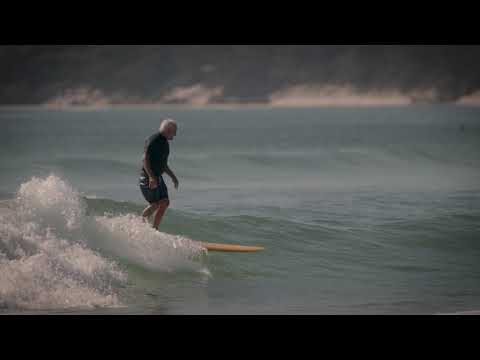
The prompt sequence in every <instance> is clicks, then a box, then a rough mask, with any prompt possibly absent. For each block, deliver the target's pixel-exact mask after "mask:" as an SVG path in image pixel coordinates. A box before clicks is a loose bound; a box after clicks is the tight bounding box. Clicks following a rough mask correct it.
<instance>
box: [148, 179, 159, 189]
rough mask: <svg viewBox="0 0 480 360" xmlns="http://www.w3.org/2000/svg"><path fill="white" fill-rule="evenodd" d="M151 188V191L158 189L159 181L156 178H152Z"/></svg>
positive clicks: (150, 181)
mask: <svg viewBox="0 0 480 360" xmlns="http://www.w3.org/2000/svg"><path fill="white" fill-rule="evenodd" d="M149 187H150V189H151V190H153V189H156V188H157V187H158V179H157V178H155V177H150V180H149Z"/></svg>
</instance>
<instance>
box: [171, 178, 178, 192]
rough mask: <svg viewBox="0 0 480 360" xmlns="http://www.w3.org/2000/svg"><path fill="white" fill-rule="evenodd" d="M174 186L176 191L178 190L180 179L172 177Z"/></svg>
mask: <svg viewBox="0 0 480 360" xmlns="http://www.w3.org/2000/svg"><path fill="white" fill-rule="evenodd" d="M172 181H173V185H175V189H176V190H178V179H177V177H176V176H173V177H172Z"/></svg>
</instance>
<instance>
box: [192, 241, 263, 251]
mask: <svg viewBox="0 0 480 360" xmlns="http://www.w3.org/2000/svg"><path fill="white" fill-rule="evenodd" d="M199 244H200V246H202V247H203V248H205V249H207V250H208V251H219V252H233V253H253V252H259V251H263V250H265V248H263V247H258V246H241V245H229V244H213V243H204V242H200V243H199Z"/></svg>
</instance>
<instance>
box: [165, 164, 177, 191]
mask: <svg viewBox="0 0 480 360" xmlns="http://www.w3.org/2000/svg"><path fill="white" fill-rule="evenodd" d="M165 172H166V173H167V175H168V176H170V177H171V178H172V181H173V184H174V185H175V189H178V179H177V177H176V176H175V174H174V173H173V171H172V170H171V169H170V168H169V167H168V165H167V167H166V168H165Z"/></svg>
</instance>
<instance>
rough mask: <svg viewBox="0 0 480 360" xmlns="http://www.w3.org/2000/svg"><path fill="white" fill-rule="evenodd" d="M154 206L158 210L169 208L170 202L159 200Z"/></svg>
mask: <svg viewBox="0 0 480 360" xmlns="http://www.w3.org/2000/svg"><path fill="white" fill-rule="evenodd" d="M155 205H156V207H157V209H160V208H163V209H166V208H168V207H169V206H170V200H168V199H166V200H161V201H159V202H158V203H156V204H155Z"/></svg>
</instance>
